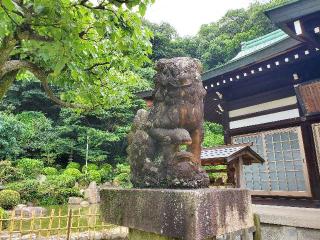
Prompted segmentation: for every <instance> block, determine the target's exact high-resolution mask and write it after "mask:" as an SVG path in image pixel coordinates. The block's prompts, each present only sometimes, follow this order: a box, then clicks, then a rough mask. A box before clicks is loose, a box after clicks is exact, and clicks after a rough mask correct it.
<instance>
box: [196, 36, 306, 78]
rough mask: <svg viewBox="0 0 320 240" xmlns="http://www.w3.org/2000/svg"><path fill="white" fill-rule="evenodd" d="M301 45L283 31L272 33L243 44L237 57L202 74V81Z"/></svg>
mask: <svg viewBox="0 0 320 240" xmlns="http://www.w3.org/2000/svg"><path fill="white" fill-rule="evenodd" d="M300 44H301V42H300V41H298V40H296V39H293V38H291V37H289V35H287V34H286V33H285V32H283V31H282V30H277V31H274V32H271V33H269V34H267V35H264V36H262V37H259V38H256V39H253V40H251V41H248V42H244V43H242V47H241V51H240V52H239V54H238V55H237V56H236V57H234V58H233V59H231V60H230V61H229V62H227V63H225V64H224V65H222V66H219V67H216V68H213V69H211V70H209V71H207V72H204V73H203V74H202V80H203V81H206V80H209V79H212V78H214V77H217V76H220V75H223V74H226V73H228V72H231V71H234V70H237V69H240V68H243V67H245V66H248V65H250V64H252V63H254V62H259V61H263V60H265V59H266V58H268V57H272V56H274V55H275V54H279V53H281V52H283V51H287V50H288V49H291V48H294V47H297V46H298V45H300Z"/></svg>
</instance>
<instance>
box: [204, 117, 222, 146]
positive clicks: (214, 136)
mask: <svg viewBox="0 0 320 240" xmlns="http://www.w3.org/2000/svg"><path fill="white" fill-rule="evenodd" d="M223 144H224V134H223V128H222V126H221V125H219V124H216V123H211V122H205V123H204V140H203V143H202V146H203V147H216V146H219V145H223Z"/></svg>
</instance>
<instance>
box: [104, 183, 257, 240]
mask: <svg viewBox="0 0 320 240" xmlns="http://www.w3.org/2000/svg"><path fill="white" fill-rule="evenodd" d="M101 198H102V201H101V202H102V206H101V211H102V215H103V217H104V219H105V221H106V222H109V223H112V224H115V225H120V226H125V227H129V228H133V229H136V230H141V231H145V232H149V233H156V234H160V235H163V236H167V237H172V238H179V239H185V240H203V239H207V238H210V237H214V236H220V235H223V234H226V233H230V232H235V231H238V230H241V229H244V228H249V227H252V226H253V219H252V210H251V203H250V202H251V198H250V194H249V192H248V191H247V190H240V189H209V188H207V189H197V190H170V189H118V188H106V189H102V190H101Z"/></svg>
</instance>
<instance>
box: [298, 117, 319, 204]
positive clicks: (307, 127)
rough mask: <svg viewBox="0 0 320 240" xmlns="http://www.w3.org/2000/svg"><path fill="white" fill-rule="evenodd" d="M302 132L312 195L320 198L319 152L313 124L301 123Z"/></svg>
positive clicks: (316, 198) (317, 198) (314, 197)
mask: <svg viewBox="0 0 320 240" xmlns="http://www.w3.org/2000/svg"><path fill="white" fill-rule="evenodd" d="M301 132H302V138H303V144H304V150H305V155H306V164H307V167H308V173H309V180H310V187H311V192H312V197H313V199H315V200H320V176H319V168H318V165H317V153H316V148H315V143H314V138H313V131H312V126H311V124H310V123H309V122H303V123H302V124H301Z"/></svg>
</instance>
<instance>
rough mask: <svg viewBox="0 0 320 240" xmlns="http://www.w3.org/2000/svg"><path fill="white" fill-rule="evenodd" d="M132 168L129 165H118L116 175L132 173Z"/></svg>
mask: <svg viewBox="0 0 320 240" xmlns="http://www.w3.org/2000/svg"><path fill="white" fill-rule="evenodd" d="M130 172H131V170H130V166H129V165H128V164H117V167H116V173H117V174H120V173H130Z"/></svg>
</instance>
